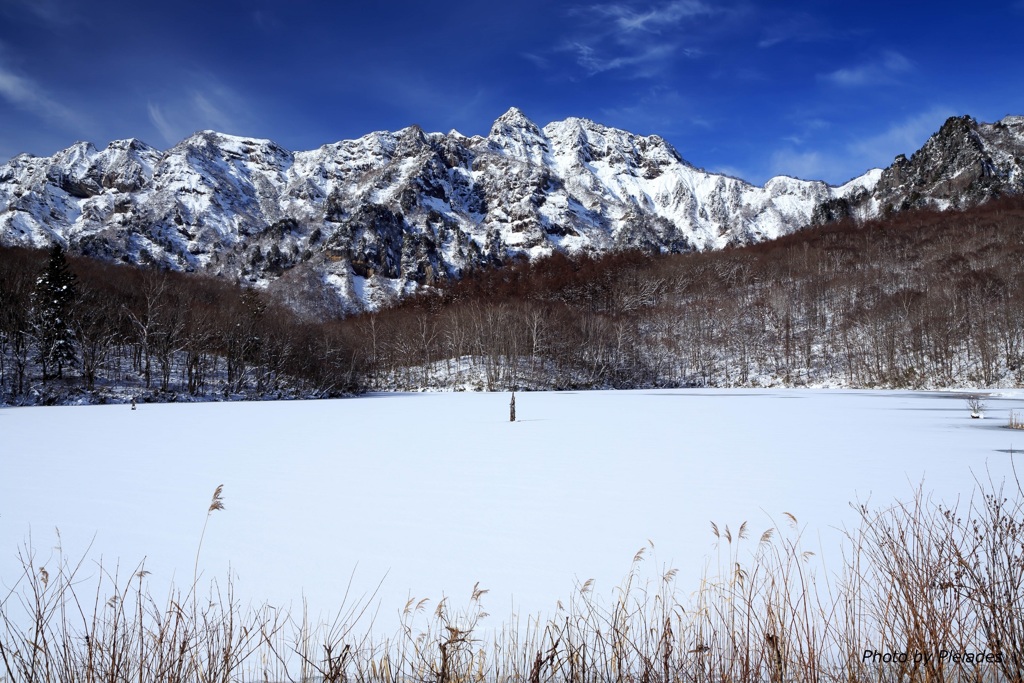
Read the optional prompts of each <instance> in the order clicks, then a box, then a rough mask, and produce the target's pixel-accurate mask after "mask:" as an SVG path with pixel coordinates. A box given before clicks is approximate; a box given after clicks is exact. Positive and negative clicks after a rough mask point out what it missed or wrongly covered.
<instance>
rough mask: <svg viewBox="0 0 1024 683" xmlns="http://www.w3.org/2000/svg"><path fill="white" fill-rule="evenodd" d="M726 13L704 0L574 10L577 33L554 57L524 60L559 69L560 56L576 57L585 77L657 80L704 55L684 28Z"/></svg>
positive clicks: (563, 42) (621, 4)
mask: <svg viewBox="0 0 1024 683" xmlns="http://www.w3.org/2000/svg"><path fill="white" fill-rule="evenodd" d="M720 11H721V10H719V9H717V8H716V7H714V6H713V5H710V4H708V3H705V2H701V1H699V0H672V1H670V2H655V3H647V4H643V5H641V4H639V3H631V2H616V3H602V4H595V5H587V6H579V7H575V8H573V9H571V10H570V11H569V14H570V16H571V17H572V18H573V19H574V20H575V22H574V32H573V33H572V35H571V36H569V37H567V38H565V39H564V40H563V41H562V42H561V43H560V44H559V45H558V46H556V47H554V48H553V49H552V50H551V51H550V55H546V54H538V53H536V52H535V53H532V54H529V55H524V57H526V58H527V59H529V60H530V61H532V62H533V63H534V64H535V65H537V66H538V67H540V68H548V67H555V68H557V67H559V66H563V65H564V60H562V59H556V58H554V57H551V58H549V56H554V55H558V54H563V55H564V54H568V55H571V56H572V59H573V62H574V64H575V66H576V67H577V68H578V69H580V70H582V72H583V75H585V76H596V75H598V74H603V73H608V72H615V73H617V74H618V75H621V76H623V77H626V78H653V77H655V76H657V75H658V74H661V73H663V72H664V71H665V69H666V68H667V67H668V66H669V65H670V64H671V63H672V61H673V60H675V59H678V58H680V57H688V58H694V57H698V56H700V55H701V54H702V53H701V51H700V49H699V48H697V47H696V46H694V45H688V44H687V34H686V33H685V31H684V30H683V29H684V24H685V23H686V22H687V21H689V20H693V19H695V18H697V17H702V16H711V15H714V14H718V13H719V12H720Z"/></svg>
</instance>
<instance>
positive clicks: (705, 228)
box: [0, 107, 1024, 312]
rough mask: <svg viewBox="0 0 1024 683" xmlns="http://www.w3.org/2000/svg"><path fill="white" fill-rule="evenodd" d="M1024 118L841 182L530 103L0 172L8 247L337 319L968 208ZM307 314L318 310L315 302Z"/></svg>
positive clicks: (964, 126) (948, 135)
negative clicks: (190, 275) (550, 274)
mask: <svg viewBox="0 0 1024 683" xmlns="http://www.w3.org/2000/svg"><path fill="white" fill-rule="evenodd" d="M1022 160H1024V118H1022V117H1007V118H1005V119H1003V120H1002V121H1000V122H998V123H995V124H979V123H977V122H976V121H974V120H973V119H971V118H969V117H962V118H954V119H950V120H949V121H947V122H946V124H945V125H944V126H943V127H942V129H941V130H940V131H938V132H937V133H936V134H935V135H934V136H932V138H931V139H929V140H928V142H927V143H926V144H925V145H924V147H922V149H921V150H919V151H918V152H916V153H915V154H914V155H913V156H911V158H909V159H907V158H905V157H898V158H897V159H896V161H895V162H894V163H893V164H892V166H890V167H889V168H887V169H884V170H879V169H876V170H872V171H869V172H867V173H865V174H864V175H863V176H861V177H859V178H855V179H854V180H851V181H850V182H848V183H846V184H844V185H841V186H838V187H833V186H829V185H826V184H825V183H822V182H815V181H804V180H797V179H794V178H788V177H777V178H773V179H771V180H769V181H768V182H767V183H765V185H764V186H763V187H757V186H754V185H751V184H749V183H746V182H744V181H742V180H739V179H737V178H732V177H729V176H725V175H720V174H714V173H708V172H705V171H703V170H701V169H698V168H695V167H694V166H692V165H691V164H689V163H687V162H686V161H685V160H684V159H683V157H682V156H681V155H680V154H679V153H678V152H677V151H676V150H675V149H674V148H673V147H672V146H671V145H669V144H668V143H667V142H666V141H665V140H663V139H662V138H660V137H658V136H654V135H651V136H642V135H636V134H633V133H629V132H626V131H622V130H617V129H614V128H609V127H607V126H603V125H601V124H598V123H595V122H593V121H590V120H587V119H579V118H570V119H566V120H564V121H558V122H554V123H550V124H548V125H546V126H544V127H543V128H541V127H539V126H537V124H535V123H534V122H533V121H531V120H530V119H529V118H528V117H527V116H526V115H525V114H524V113H523V112H521V111H520V110H519V109H516V108H514V107H513V108H511V109H509V110H508V111H507V112H506V113H504V114H503V115H502V116H501V117H499V118H498V119H497V120H496V121H495V122H494V125H493V126H492V127H491V129H490V132H489V133H488V135H487V136H486V137H480V136H474V137H466V136H463V135H461V134H459V133H456V132H455V131H452V132H451V133H448V134H442V133H425V132H424V131H423V130H421V129H420V128H419V127H418V126H411V127H409V128H405V129H403V130H400V131H397V132H376V133H371V134H369V135H366V136H363V137H361V138H359V139H356V140H346V141H341V142H337V143H333V144H329V145H325V146H323V147H321V148H319V149H316V150H311V151H303V152H291V151H288V150H286V149H284V148H283V147H281V146H280V145H278V144H276V143H274V142H272V141H270V140H260V139H255V138H247V137H238V136H233V135H227V134H223V133H217V132H214V131H203V132H199V133H196V134H194V135H192V136H191V137H189V138H187V139H186V140H183V141H182V142H180V143H178V144H177V145H175V146H174V147H172V148H171V149H169V150H167V151H164V152H160V151H158V150H156V149H154V148H152V147H150V146H148V145H146V144H144V143H142V142H140V141H138V140H119V141H115V142H112V143H110V144H109V145H108V146H107V147H106V148H105V149H103V150H97V149H96V148H95V147H93V146H92V145H91V144H89V143H76V144H75V145H72V146H71V147H69V148H68V149H66V150H63V151H61V152H58V153H57V154H55V155H53V156H51V157H32V156H28V155H21V156H18V157H15V158H14V159H11V160H10V161H8V162H7V163H6V164H4V165H2V166H0V243H2V244H5V245H26V246H36V247H43V246H47V245H49V244H52V243H55V242H56V243H60V244H63V245H65V246H66V247H68V248H69V249H71V250H73V251H77V252H80V253H83V254H87V255H92V256H98V257H101V258H107V259H112V260H120V261H125V262H132V263H138V264H143V265H157V266H160V267H166V268H171V269H175V270H188V271H201V272H206V273H210V274H215V275H220V276H224V277H229V278H232V279H242V280H245V281H248V282H250V283H252V284H254V285H255V286H259V287H266V288H270V289H281V290H283V291H286V292H287V293H288V295H289V296H290V297H291V298H292V299H293V300H294V301H295V302H297V305H300V306H303V305H305V306H307V307H317V308H318V309H319V310H321V311H322V310H323V309H324V308H325V307H326V309H327V310H333V311H335V312H340V311H343V310H357V309H359V308H362V307H366V306H369V307H375V306H378V305H380V304H382V303H383V302H385V301H386V300H388V299H389V298H391V297H394V296H399V295H401V294H402V293H403V292H408V291H411V290H414V289H415V288H416V287H418V286H419V285H421V284H425V283H429V282H432V281H434V280H436V279H438V278H457V277H460V276H461V275H462V274H463V273H464V272H465V271H466V270H468V269H473V268H477V267H480V266H485V265H495V264H500V263H502V262H504V261H506V260H507V259H510V258H515V257H519V256H525V257H528V258H533V257H537V256H542V255H546V254H550V253H551V252H552V251H555V250H562V251H567V252H602V251H606V250H610V249H621V248H640V249H646V250H652V251H663V252H665V251H670V252H678V251H687V250H703V249H720V248H722V247H725V246H727V245H739V244H748V243H753V242H758V241H762V240H768V239H773V238H776V237H779V236H780V235H784V234H787V233H790V232H793V231H794V230H797V229H799V228H801V227H803V226H805V225H808V224H810V223H812V222H823V221H828V220H834V219H836V218H841V217H854V218H858V219H865V218H870V217H873V216H877V215H881V214H883V213H886V212H891V211H899V210H903V209H906V208H911V207H920V206H932V207H936V208H940V209H943V208H947V207H957V206H968V205H971V204H976V203H978V202H982V201H985V200H986V199H987V198H989V197H993V196H997V195H1000V194H1006V193H1020V192H1022V191H1024V173H1022ZM310 302H313V303H310Z"/></svg>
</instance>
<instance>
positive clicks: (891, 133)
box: [768, 105, 955, 183]
mask: <svg viewBox="0 0 1024 683" xmlns="http://www.w3.org/2000/svg"><path fill="white" fill-rule="evenodd" d="M954 114H955V112H954V111H953V110H952V109H951V108H949V107H947V106H944V105H937V106H934V107H931V108H930V109H927V110H926V111H923V112H919V113H917V114H914V115H913V116H909V117H907V118H905V119H902V120H899V121H895V122H892V123H891V124H890V125H889V127H888V128H886V129H885V130H883V131H882V132H880V133H878V134H876V135H871V136H868V137H865V138H859V139H856V140H852V141H848V142H846V143H841V144H839V145H837V146H834V147H824V146H813V147H812V146H809V145H807V146H805V145H804V144H802V143H803V142H804V141H805V140H806V139H807V138H809V137H813V136H807V137H804V136H801V135H796V136H791V137H789V138H787V139H786V140H785V141H786V142H787V143H788V144H787V145H786V146H785V147H782V148H779V149H776V150H775V151H774V152H773V153H772V154H771V160H770V162H769V168H768V172H769V174H770V175H789V176H795V177H797V178H804V179H809V180H814V179H824V180H828V181H829V182H833V183H836V182H845V181H846V180H849V179H850V178H854V177H856V176H858V175H860V174H862V173H864V172H866V171H867V170H869V169H871V168H879V167H885V166H888V165H889V164H890V163H892V160H893V159H894V158H895V157H896V155H898V154H907V155H909V154H912V153H913V152H915V151H917V150H918V149H920V148H921V146H922V145H923V144H924V143H925V141H926V140H927V139H928V137H929V136H930V135H932V134H933V133H935V132H936V131H937V130H938V129H939V128H940V127H941V126H942V123H943V122H944V121H945V120H946V119H947V118H949V117H950V116H953V115H954Z"/></svg>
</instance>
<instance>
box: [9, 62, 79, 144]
mask: <svg viewBox="0 0 1024 683" xmlns="http://www.w3.org/2000/svg"><path fill="white" fill-rule="evenodd" d="M0 98H3V99H5V100H7V101H8V102H9V103H11V104H13V105H14V106H16V107H18V108H20V109H22V110H24V111H28V112H31V113H32V114H34V115H36V116H39V117H41V118H43V119H45V120H46V121H48V122H49V123H51V124H55V125H58V126H60V127H62V128H65V129H68V130H71V131H75V132H80V131H81V130H82V129H83V128H86V127H88V126H87V124H86V121H85V119H84V118H83V117H82V116H80V115H78V114H76V113H75V112H74V111H72V110H71V109H70V108H69V107H67V106H65V105H63V104H61V103H60V102H58V101H57V100H56V99H54V98H53V97H52V96H51V95H49V94H48V93H47V92H46V89H45V88H43V87H42V86H41V85H40V84H39V83H37V82H35V81H34V80H32V79H31V78H28V77H27V76H23V75H21V74H18V73H16V72H15V71H13V70H12V69H9V68H7V67H5V66H4V65H3V64H0Z"/></svg>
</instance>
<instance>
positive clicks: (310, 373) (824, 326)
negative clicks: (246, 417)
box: [0, 199, 1024, 400]
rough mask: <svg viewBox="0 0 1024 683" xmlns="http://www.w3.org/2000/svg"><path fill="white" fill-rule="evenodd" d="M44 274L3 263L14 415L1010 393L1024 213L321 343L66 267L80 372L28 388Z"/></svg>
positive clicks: (1023, 277) (388, 321) (945, 220)
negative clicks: (24, 408)
mask: <svg viewBox="0 0 1024 683" xmlns="http://www.w3.org/2000/svg"><path fill="white" fill-rule="evenodd" d="M50 256H51V257H52V254H51V255H50ZM47 259H48V255H47V253H46V252H38V251H30V250H22V249H2V250H0V393H2V395H3V396H4V397H6V398H7V399H8V400H10V399H14V400H18V397H29V396H31V397H35V398H31V399H26V400H46V397H47V396H52V395H53V393H52V392H53V390H52V388H53V387H56V386H60V387H64V388H65V389H66V388H68V387H73V388H75V390H76V391H81V392H92V391H95V390H97V388H98V389H100V390H102V389H103V388H104V387H116V386H135V387H137V388H138V390H139V391H140V392H141V393H143V394H151V395H153V396H158V395H160V394H161V393H163V394H165V395H170V394H173V395H175V396H182V395H192V396H196V397H201V396H247V397H275V396H285V395H288V396H299V395H302V396H324V395H336V394H339V393H345V392H358V391H361V390H366V389H405V390H408V389H416V388H438V389H442V388H479V389H488V390H499V389H500V390H505V389H512V388H516V387H520V388H527V389H530V388H533V389H540V388H600V387H614V388H629V387H644V386H695V385H699V386H744V385H764V384H774V385H780V384H785V385H805V384H838V385H844V386H856V387H870V386H880V387H913V388H919V387H938V386H957V385H960V386H966V385H970V386H979V387H991V386H1013V385H1020V384H1022V383H1024V284H1022V283H1024V200H1022V199H1002V200H998V201H994V202H991V203H989V204H987V205H984V206H982V207H978V208H975V209H971V210H968V211H963V212H953V211H951V212H931V211H917V212H907V213H900V214H896V215H893V216H891V217H889V218H887V219H885V220H877V221H869V222H866V223H854V222H852V221H848V222H842V223H835V224H831V225H828V226H823V227H816V228H811V229H807V230H803V231H800V232H798V233H795V234H792V235H790V236H788V237H785V238H782V239H780V240H776V241H773V242H769V243H764V244H760V245H755V246H749V247H742V248H734V249H727V250H725V251H720V252H708V253H691V254H678V255H650V254H644V253H639V252H618V253H612V254H608V255H605V256H602V257H586V256H583V257H567V256H565V255H561V254H555V255H553V256H551V257H549V258H546V259H542V260H537V261H534V262H532V263H530V262H526V261H518V262H513V263H508V264H505V265H504V266H503V267H502V268H500V269H494V270H487V271H479V272H475V273H470V274H469V275H467V276H465V277H464V278H462V279H461V280H459V281H449V282H444V281H442V282H441V284H439V285H437V286H435V287H434V288H432V289H431V290H429V291H424V292H423V293H421V294H419V295H417V296H414V297H411V298H408V299H406V300H404V301H402V302H400V303H399V304H397V305H395V306H393V307H390V308H387V309H384V310H380V311H377V312H374V313H367V314H362V315H358V316H352V317H349V318H346V319H341V320H328V321H325V320H311V319H309V318H302V317H300V316H299V315H297V314H296V313H294V312H292V311H291V310H290V309H289V308H288V307H286V306H285V305H283V304H282V303H280V302H278V301H276V300H274V299H272V298H269V297H268V296H266V295H265V294H263V293H260V292H256V291H253V290H250V289H245V288H243V287H240V286H238V285H236V284H232V283H227V282H224V281H221V280H219V279H216V278H209V277H203V276H197V275H183V274H177V273H169V272H157V271H151V270H140V269H136V268H133V267H127V266H117V265H113V264H108V263H103V262H98V261H93V260H88V259H82V258H74V257H67V260H68V263H69V265H70V270H71V271H72V272H73V273H74V276H75V281H74V290H75V293H74V297H75V299H74V303H73V306H71V307H70V309H69V310H70V313H69V315H68V317H69V318H70V319H69V320H67V321H66V322H67V329H68V330H69V332H68V334H69V339H70V343H71V346H72V347H73V349H74V359H73V361H72V362H70V363H69V364H68V369H67V372H65V373H64V375H63V377H61V378H50V377H47V376H46V374H45V373H41V372H39V369H38V365H39V361H40V355H41V354H40V353H39V349H38V348H37V346H38V344H39V341H38V337H39V328H40V326H41V321H40V320H38V319H37V318H38V317H39V315H40V313H39V308H40V306H39V302H38V301H37V299H38V297H37V295H35V294H34V292H35V290H36V289H37V286H38V285H37V283H38V280H39V278H40V274H41V273H42V272H44V271H45V269H46V264H47ZM34 297H35V298H34ZM44 377H46V379H45V380H44V379H43V378H44ZM48 392H49V393H48ZM57 400H60V399H57Z"/></svg>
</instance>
